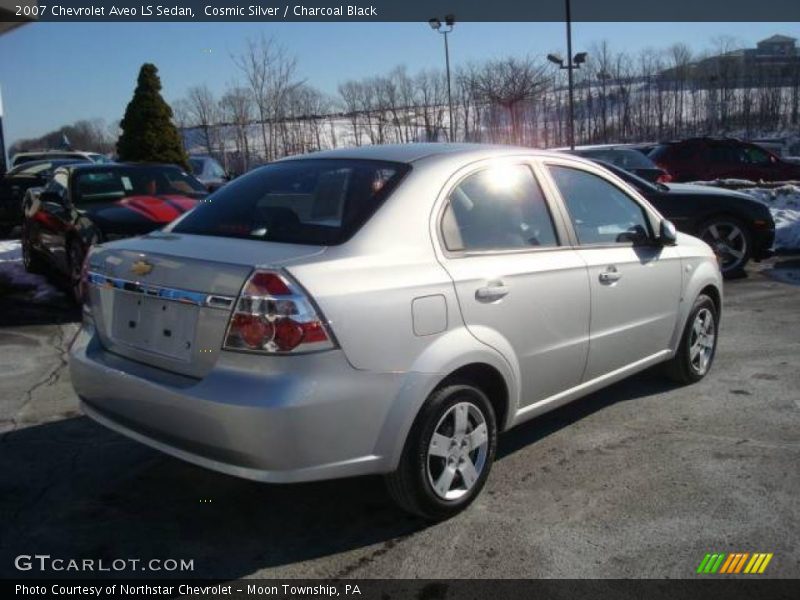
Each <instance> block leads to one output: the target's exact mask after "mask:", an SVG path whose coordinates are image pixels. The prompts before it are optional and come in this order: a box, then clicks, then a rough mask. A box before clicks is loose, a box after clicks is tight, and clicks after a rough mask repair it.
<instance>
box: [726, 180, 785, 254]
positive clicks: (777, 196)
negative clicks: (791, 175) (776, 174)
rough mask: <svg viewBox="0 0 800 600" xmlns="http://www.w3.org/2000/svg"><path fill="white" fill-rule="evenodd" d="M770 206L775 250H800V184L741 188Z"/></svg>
mask: <svg viewBox="0 0 800 600" xmlns="http://www.w3.org/2000/svg"><path fill="white" fill-rule="evenodd" d="M739 191H741V192H744V193H745V194H748V195H749V196H752V197H753V198H755V199H756V200H758V201H759V202H763V203H764V204H766V205H767V206H769V210H770V212H771V213H772V218H773V219H775V245H774V246H773V247H774V248H775V250H800V186H797V185H782V186H780V187H776V188H758V187H753V188H744V189H741V190H739Z"/></svg>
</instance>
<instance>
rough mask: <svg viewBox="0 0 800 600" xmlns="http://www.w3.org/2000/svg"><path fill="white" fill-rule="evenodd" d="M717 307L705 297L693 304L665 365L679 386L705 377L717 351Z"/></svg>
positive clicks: (698, 298) (700, 297)
mask: <svg viewBox="0 0 800 600" xmlns="http://www.w3.org/2000/svg"><path fill="white" fill-rule="evenodd" d="M718 322H719V318H718V315H717V307H716V306H715V305H714V301H713V300H711V298H709V297H708V296H706V295H705V294H700V295H699V296H698V297H697V300H695V302H694V306H693V307H692V312H691V313H690V314H689V318H688V320H687V321H686V327H685V328H684V330H683V336H682V337H681V342H680V345H679V346H678V351H677V352H676V354H675V356H674V357H673V358H672V360H670V361H669V362H668V363H667V364H666V372H667V375H669V377H671V378H672V379H674V380H675V381H677V382H678V383H684V384H689V383H695V382H697V381H700V380H701V379H702V378H703V377H705V376H706V374H707V373H708V371H709V369H711V363H713V362H714V355H715V354H716V351H717V323H718Z"/></svg>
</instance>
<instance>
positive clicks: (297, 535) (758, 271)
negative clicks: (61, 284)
mask: <svg viewBox="0 0 800 600" xmlns="http://www.w3.org/2000/svg"><path fill="white" fill-rule="evenodd" d="M790 267H791V268H790ZM798 267H800V261H797V260H796V259H787V258H782V259H776V260H772V261H769V262H768V263H765V264H763V265H760V266H755V267H754V268H752V269H751V270H750V271H749V273H748V276H747V277H745V278H742V279H739V280H736V281H731V282H729V283H727V284H726V286H725V294H726V298H725V308H724V313H723V321H722V328H721V338H720V345H719V349H718V354H717V358H716V363H715V365H714V367H713V370H712V372H711V373H710V374H709V376H708V377H706V378H705V380H703V381H702V382H700V383H699V384H696V385H693V386H689V387H676V386H675V385H674V384H672V383H670V382H668V381H665V380H664V379H663V378H662V377H661V376H660V375H659V374H658V373H657V372H653V371H650V372H646V373H642V374H640V375H638V376H635V377H633V378H631V379H629V380H626V381H624V382H621V383H619V384H616V385H614V386H612V387H610V388H608V389H606V390H603V391H601V392H599V393H595V394H592V395H591V396H588V397H586V398H584V399H582V400H579V401H577V402H575V403H573V404H571V405H569V406H566V407H564V408H561V409H559V410H557V411H555V412H553V413H550V414H548V415H546V416H544V417H542V418H539V419H536V420H534V421H532V422H529V423H527V424H525V425H522V426H520V427H518V428H516V429H514V430H512V431H510V432H508V433H507V434H505V435H504V436H502V437H501V440H500V446H499V456H498V460H497V462H496V463H495V465H494V468H493V470H492V473H491V476H490V479H489V482H488V484H487V487H486V489H485V490H484V493H483V494H482V496H481V497H480V498H479V499H478V500H477V501H476V503H475V504H474V506H472V507H471V508H470V509H469V510H467V511H466V512H465V513H463V514H461V515H459V516H457V517H456V518H454V519H452V520H450V521H448V522H445V523H440V524H435V525H431V524H429V523H426V522H423V521H421V520H419V519H417V518H413V517H410V516H407V515H405V514H404V513H402V512H400V511H399V510H397V509H395V508H394V507H393V506H392V505H391V504H390V501H389V499H388V497H387V495H386V493H385V492H384V489H383V485H382V481H381V479H380V478H377V477H366V478H359V479H351V480H344V481H333V482H325V483H315V484H302V485H293V486H274V485H264V484H258V483H253V482H249V481H243V480H238V479H235V478H233V477H228V476H225V475H220V474H217V473H213V472H210V471H206V470H204V469H201V468H199V467H195V466H192V465H189V464H185V463H183V462H181V461H179V460H176V459H173V458H170V457H167V456H164V455H161V454H160V453H158V452H156V451H154V450H151V449H148V448H146V447H143V446H141V445H139V444H137V443H134V442H132V441H129V440H127V439H126V438H124V437H121V436H119V435H117V434H115V433H112V432H110V431H107V430H105V429H104V428H102V427H100V426H99V425H96V424H94V423H93V422H92V421H90V420H89V419H87V418H86V417H84V416H82V415H81V413H80V410H79V407H78V402H77V398H76V397H75V395H74V393H73V392H72V389H71V387H70V382H69V373H68V370H67V369H66V368H65V366H66V359H65V353H66V348H67V346H68V343H69V341H70V340H71V339H72V336H73V335H74V333H75V331H76V330H77V327H78V324H77V322H76V321H77V319H78V317H79V313H78V311H76V310H75V309H74V308H71V307H70V305H69V303H68V302H67V301H66V300H64V299H63V298H62V299H58V298H56V299H55V300H53V299H51V300H49V301H48V302H47V303H46V304H41V303H40V304H36V303H35V302H31V299H30V297H28V296H27V295H26V291H25V290H24V289H15V288H14V285H13V284H9V283H8V282H5V284H4V283H3V282H2V281H0V432H2V433H1V434H0V435H1V436H2V437H0V576H3V577H16V576H23V575H29V576H31V575H39V574H38V573H22V572H18V571H16V570H15V569H14V558H15V557H16V556H18V555H20V554H37V553H39V554H42V553H44V554H49V555H51V556H52V557H61V558H66V559H69V558H95V559H100V558H102V559H104V560H111V559H115V558H124V559H130V558H139V559H142V560H148V559H151V558H159V559H165V558H175V559H191V560H193V564H194V571H193V572H191V573H172V575H189V576H199V577H200V576H201V577H215V578H224V579H234V578H239V577H251V576H259V577H269V578H282V577H339V578H347V577H425V578H427V577H432V578H457V577H465V578H471V577H499V578H504V577H509V578H538V577H569V578H576V577H615V578H616V577H643V578H661V577H670V578H681V577H694V576H695V575H694V573H695V570H696V568H697V566H698V564H699V563H700V561H701V560H702V558H703V556H704V555H705V554H706V553H707V552H751V553H752V552H769V553H773V554H774V557H773V559H772V561H771V562H770V564H769V566H768V568H767V570H766V571H765V573H764V575H763V576H764V577H766V576H771V577H800V546H798V543H797V536H798V531H800V501H798V498H800V467H799V465H800V285H798V284H800V279H798V277H797V273H798V271H797V269H798ZM122 574H133V575H139V576H148V577H152V576H161V575H165V574H167V573H152V572H150V573H122ZM46 575H47V574H46ZM49 575H59V574H58V573H50V574H49ZM117 575H119V573H117Z"/></svg>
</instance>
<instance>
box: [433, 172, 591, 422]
mask: <svg viewBox="0 0 800 600" xmlns="http://www.w3.org/2000/svg"><path fill="white" fill-rule="evenodd" d="M441 231H442V238H443V245H444V246H445V248H444V253H443V259H442V262H443V265H444V267H445V268H446V269H447V271H448V273H449V274H450V276H451V277H452V279H453V282H454V284H455V288H456V292H457V296H458V301H459V305H460V308H461V313H462V315H463V318H464V321H465V323H466V326H467V328H468V329H469V331H470V332H471V333H472V334H473V335H474V336H475V337H476V338H477V339H479V340H480V341H482V342H483V343H485V344H487V345H489V346H491V347H493V348H494V349H496V350H497V351H499V352H500V353H501V354H503V355H504V356H505V357H506V359H507V360H508V361H509V362H510V363H511V364H512V367H513V366H515V365H516V366H518V368H519V377H520V386H521V390H520V398H521V400H520V405H521V406H520V407H524V406H526V405H530V404H533V403H535V402H537V401H539V400H543V399H545V398H548V397H549V396H552V395H554V394H557V393H558V392H561V391H564V390H566V389H569V388H571V387H573V386H576V385H578V384H579V383H580V381H581V375H582V373H583V370H584V367H585V365H586V357H587V352H588V334H589V282H588V279H587V273H586V265H585V263H584V262H583V260H582V259H581V257H580V255H579V253H578V252H577V251H576V250H575V249H573V248H570V247H569V246H563V245H562V243H563V240H564V231H565V229H564V224H563V222H562V223H559V222H558V221H557V219H554V218H553V213H552V211H551V207H550V206H549V204H548V202H547V200H546V199H545V196H544V194H543V193H542V190H541V188H540V186H539V184H538V182H537V180H536V177H535V175H534V173H533V171H532V170H531V167H530V165H528V164H520V163H501V164H494V165H493V166H488V167H485V168H477V169H476V170H474V171H472V172H471V173H469V174H468V175H466V176H465V177H464V178H462V179H461V180H460V181H459V182H458V183H457V184H456V185H455V186H454V187H453V188H452V190H450V192H449V195H448V201H447V205H446V208H445V210H444V213H443V217H442V223H441Z"/></svg>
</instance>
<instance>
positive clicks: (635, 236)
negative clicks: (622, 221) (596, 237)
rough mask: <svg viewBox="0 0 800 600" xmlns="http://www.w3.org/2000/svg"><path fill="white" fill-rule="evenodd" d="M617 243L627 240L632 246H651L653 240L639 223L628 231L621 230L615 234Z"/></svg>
mask: <svg viewBox="0 0 800 600" xmlns="http://www.w3.org/2000/svg"><path fill="white" fill-rule="evenodd" d="M617 242H618V243H624V242H629V243H631V244H633V245H634V246H651V245H652V244H653V240H652V239H650V236H649V235H648V234H647V230H646V229H645V228H644V227H642V226H641V225H636V227H633V228H631V229H629V230H628V231H623V232H622V233H620V234H619V235H618V236H617Z"/></svg>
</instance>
